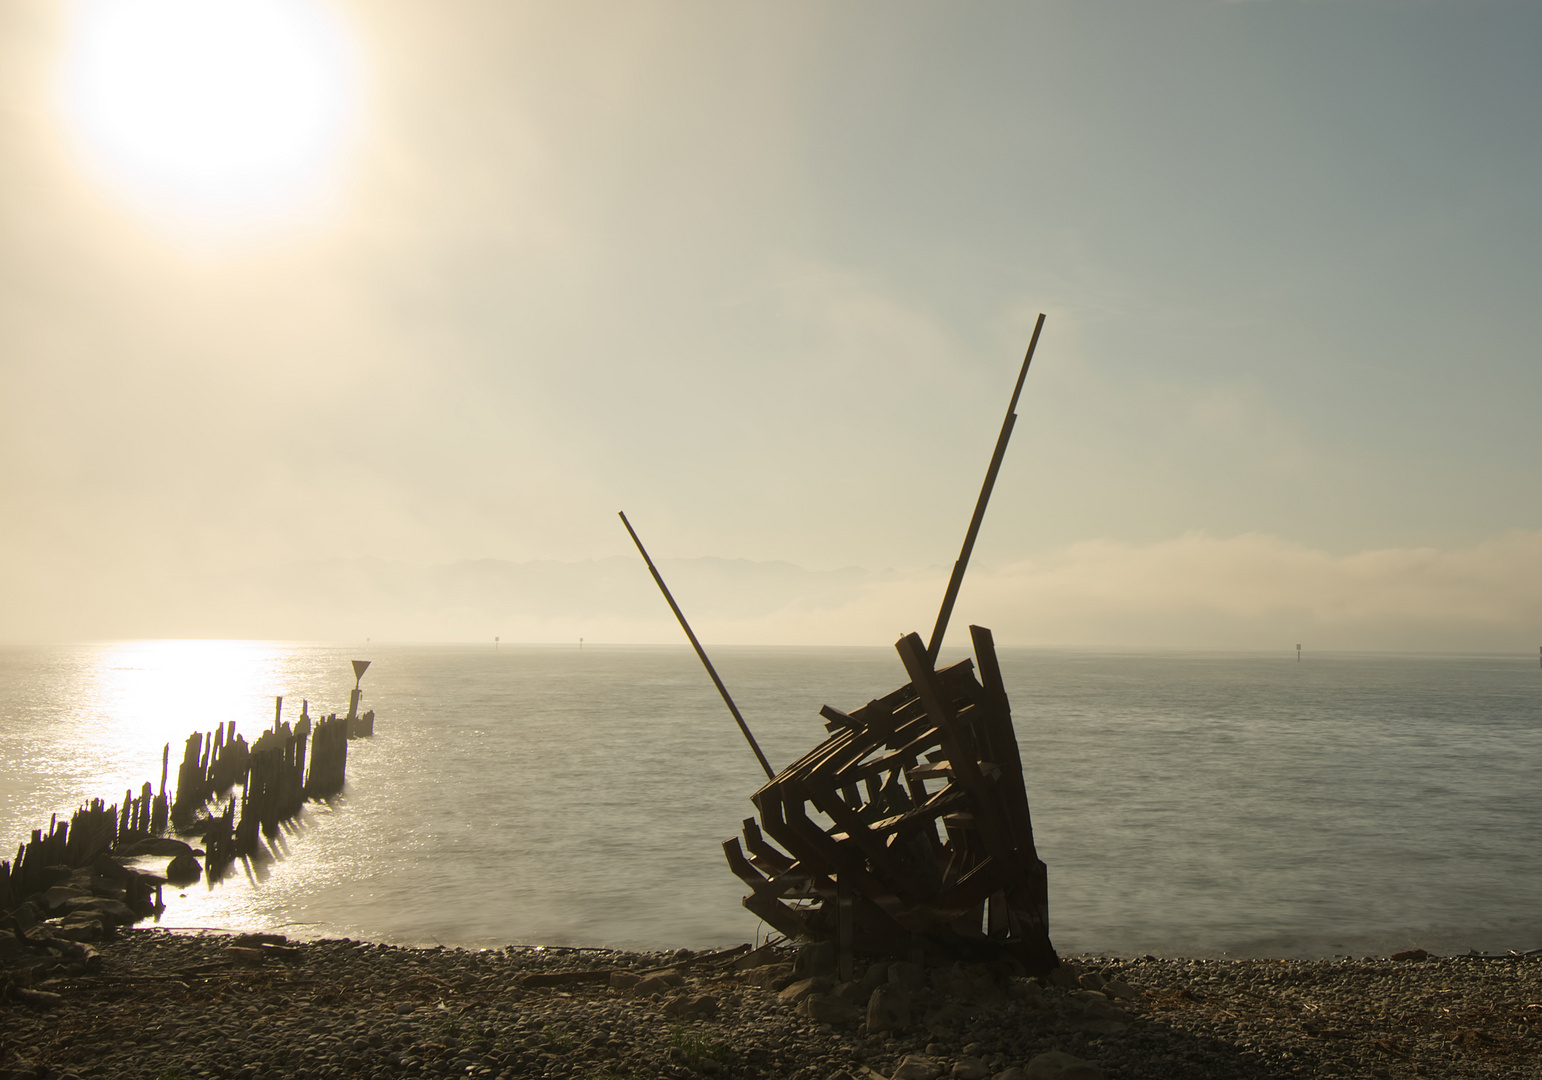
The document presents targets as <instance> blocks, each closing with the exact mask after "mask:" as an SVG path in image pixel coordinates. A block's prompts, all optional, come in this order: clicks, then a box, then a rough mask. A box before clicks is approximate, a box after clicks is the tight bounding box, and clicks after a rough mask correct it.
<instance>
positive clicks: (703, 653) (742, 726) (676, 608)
mask: <svg viewBox="0 0 1542 1080" xmlns="http://www.w3.org/2000/svg"><path fill="white" fill-rule="evenodd" d="M620 516H621V524H623V525H625V526H626V531H627V532H628V533H630V534H631V536H632V543H634V544H636V545H637V550H638V551H639V552H641V553H642V557H643V562H645V563H647V564H648V573H650V574H652V575H653V580H654V581H656V582H658V586H659V592H661V593H663V594H664V599H665V600H667V601H669V610H671V611H673V612H674V613H675V618H677V619H679V620H680V629H682V630H684V631H685V636H686V637H687V638H689V639H690V642H691V648H693V649H695V650H696V655H697V656H698V657H700V658H701V666H702V667H704V668H706V669H707V674H708V675H710V676H712V685H713V686H716V687H717V692H718V693H719V694H722V695H723V704H725V705H727V706H728V711H729V712H731V713H733V717H734V723H736V724H738V725H739V730H740V731H742V732H744V739H745V741H746V742H748V743H749V744H750V749H751V750H753V751H755V756H756V757H757V758H758V759H760V767H761V768H762V769H764V770H766V779H767V780H774V779H776V772H775V771H774V770H773V769H772V768H771V763H770V762H769V761H767V760H766V755H765V754H762V753H761V752H760V744H759V743H757V742H756V741H755V736H753V735H751V734H750V726H749V725H748V724H746V723H745V722H744V717H743V716H740V715H739V706H737V705H735V704H734V699H733V698H731V697H729V695H728V687H726V686H724V685H723V680H722V679H720V678H718V677H717V669H716V668H714V667H713V666H712V661H711V660H708V659H707V650H705V649H703V648H702V647H701V642H699V641H697V640H696V635H695V634H693V633H692V632H691V624H690V623H688V622H686V621H685V614H684V613H683V612H682V611H681V610H680V605H679V604H677V603H675V598H674V597H673V596H671V595H670V594H669V586H668V585H665V584H664V578H663V577H662V576H661V575H660V574H659V571H658V568H657V567H656V566H654V565H653V560H652V559H650V558H648V551H647V549H646V548H644V547H643V542H642V541H641V540H639V539H638V538H637V530H636V529H634V528H632V523H631V522H630V521H628V520H627V519H626V514H625V513H622V514H621V515H620Z"/></svg>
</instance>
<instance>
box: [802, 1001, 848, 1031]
mask: <svg viewBox="0 0 1542 1080" xmlns="http://www.w3.org/2000/svg"><path fill="white" fill-rule="evenodd" d="M799 1011H800V1012H802V1013H803V1015H804V1016H806V1017H808V1018H809V1019H810V1020H812V1021H814V1023H816V1024H850V1023H853V1022H855V1021H856V1019H857V1007H856V1006H855V1005H853V1004H852V1003H851V1002H849V1001H847V1000H846V999H845V998H841V997H836V996H835V995H834V994H809V995H808V996H807V997H805V998H804V999H803V1004H802V1007H801V1008H800V1009H799Z"/></svg>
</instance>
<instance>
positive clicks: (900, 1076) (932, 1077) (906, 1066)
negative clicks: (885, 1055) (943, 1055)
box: [892, 1054, 942, 1080]
mask: <svg viewBox="0 0 1542 1080" xmlns="http://www.w3.org/2000/svg"><path fill="white" fill-rule="evenodd" d="M941 1075H942V1062H940V1061H938V1060H936V1059H935V1058H929V1057H927V1056H926V1055H925V1054H906V1055H905V1059H904V1060H903V1061H901V1062H900V1063H899V1067H898V1068H897V1069H895V1070H894V1076H893V1077H892V1080H937V1078H938V1077H939V1076H941Z"/></svg>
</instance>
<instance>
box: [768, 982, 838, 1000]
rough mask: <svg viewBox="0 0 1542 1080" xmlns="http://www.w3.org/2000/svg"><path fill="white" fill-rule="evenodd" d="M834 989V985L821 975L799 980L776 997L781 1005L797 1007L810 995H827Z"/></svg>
mask: <svg viewBox="0 0 1542 1080" xmlns="http://www.w3.org/2000/svg"><path fill="white" fill-rule="evenodd" d="M834 988H835V984H834V983H833V982H831V981H830V980H829V979H827V978H825V977H824V976H822V975H821V976H816V977H814V978H811V979H799V980H798V981H797V982H795V983H793V984H791V985H790V986H787V987H784V988H783V990H782V992H781V993H780V994H778V995H777V997H778V998H779V999H780V1000H781V1002H782V1004H783V1005H797V1004H799V1003H800V1002H801V1001H802V1000H803V999H804V998H806V997H808V996H809V995H810V994H828V993H829V992H830V991H831V990H833V989H834Z"/></svg>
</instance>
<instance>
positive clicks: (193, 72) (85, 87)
mask: <svg viewBox="0 0 1542 1080" xmlns="http://www.w3.org/2000/svg"><path fill="white" fill-rule="evenodd" d="M355 67H356V65H355V63H354V60H353V56H352V53H351V50H350V48H349V42H348V40H347V37H346V35H345V33H344V31H343V28H342V26H341V25H340V24H339V23H338V21H337V20H336V19H335V17H334V16H333V15H332V13H331V11H330V10H329V9H327V8H326V7H325V6H323V4H322V3H321V2H319V0H79V2H78V4H77V6H76V8H75V10H74V25H73V27H72V36H71V41H70V45H69V48H68V52H67V54H66V59H65V63H64V67H63V78H62V81H61V99H62V106H63V110H64V113H65V115H66V116H67V117H68V119H69V122H70V126H71V128H72V129H73V131H74V133H75V135H76V137H77V139H76V141H77V142H78V144H79V146H80V149H81V150H82V151H83V152H84V155H85V156H86V158H87V159H88V161H89V163H90V165H91V166H92V168H93V171H95V172H97V173H99V174H100V175H101V176H102V177H104V178H105V179H106V180H108V181H109V182H110V183H111V184H112V186H113V187H115V188H116V189H118V190H119V192H120V193H122V194H125V195H127V196H129V197H130V198H132V199H133V200H134V201H135V202H137V203H140V204H141V205H143V206H145V207H146V208H148V209H151V210H153V211H155V212H156V213H158V214H162V215H171V216H174V217H181V218H187V219H199V220H204V221H210V222H222V221H223V222H226V223H253V222H260V221H263V220H269V219H274V218H280V217H283V216H285V215H286V214H288V213H290V212H292V211H293V210H294V209H295V207H297V206H298V205H300V204H303V203H304V202H306V201H307V199H308V198H310V197H313V196H314V195H315V193H316V191H317V189H318V187H320V186H322V185H323V184H324V182H325V180H326V178H327V176H328V175H329V174H330V173H331V172H332V171H333V170H334V169H335V167H336V165H337V163H338V160H339V158H340V156H341V152H342V149H343V146H344V144H345V142H346V141H347V136H348V133H349V129H350V127H351V126H352V123H353V120H354V113H355V111H356V98H357V88H356V85H355V84H356V81H357V80H356V73H355Z"/></svg>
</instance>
